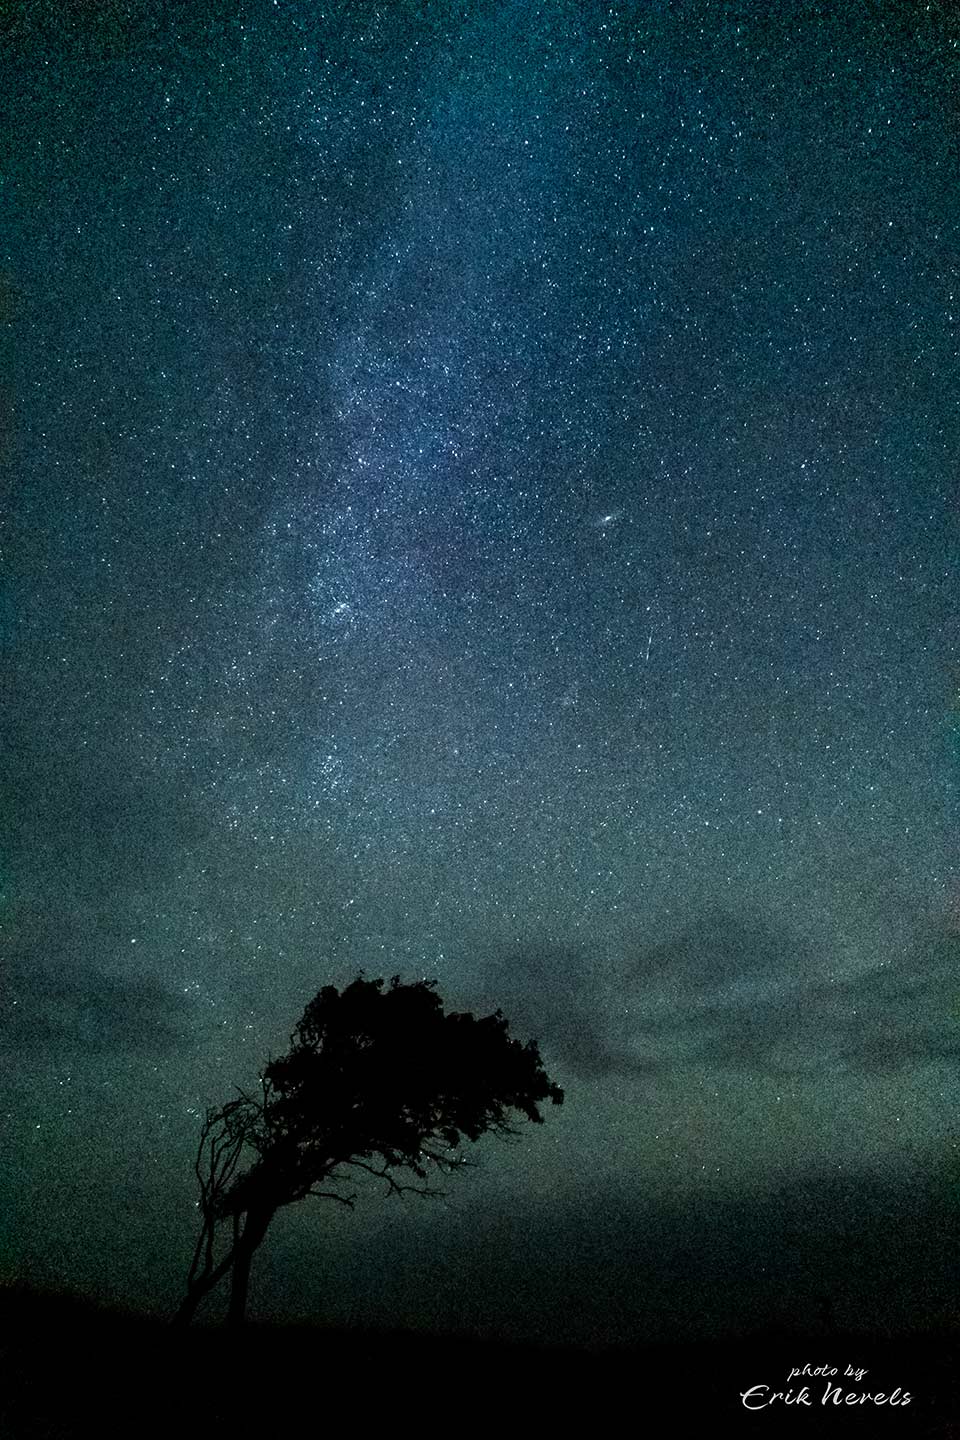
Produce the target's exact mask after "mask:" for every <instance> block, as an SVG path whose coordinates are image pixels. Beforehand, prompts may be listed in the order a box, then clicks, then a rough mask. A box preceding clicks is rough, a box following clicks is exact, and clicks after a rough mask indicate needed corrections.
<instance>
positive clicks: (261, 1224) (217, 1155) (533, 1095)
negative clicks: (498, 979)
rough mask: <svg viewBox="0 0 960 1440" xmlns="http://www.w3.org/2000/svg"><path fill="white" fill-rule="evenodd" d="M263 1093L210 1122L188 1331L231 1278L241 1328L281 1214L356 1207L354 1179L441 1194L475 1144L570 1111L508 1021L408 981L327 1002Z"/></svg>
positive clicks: (200, 1166) (316, 1004)
mask: <svg viewBox="0 0 960 1440" xmlns="http://www.w3.org/2000/svg"><path fill="white" fill-rule="evenodd" d="M260 1090H261V1093H260V1096H259V1097H254V1096H251V1095H246V1094H244V1093H243V1092H242V1091H241V1092H239V1093H238V1096H237V1098H236V1099H235V1100H231V1101H229V1102H228V1103H227V1104H226V1105H224V1106H223V1107H222V1108H221V1109H219V1110H210V1111H208V1112H207V1117H206V1120H205V1122H204V1125H203V1128H202V1131H201V1135H200V1145H199V1149H198V1151H197V1159H196V1173H197V1179H198V1181H199V1183H200V1201H199V1207H200V1212H201V1216H202V1225H201V1230H200V1237H199V1239H198V1241H197V1247H196V1250H195V1251H194V1256H193V1263H192V1265H191V1267H190V1272H189V1275H188V1277H187V1294H186V1298H185V1299H184V1301H183V1304H182V1305H181V1306H180V1309H179V1310H178V1312H177V1315H176V1316H175V1320H176V1321H177V1322H178V1323H181V1324H183V1323H186V1322H187V1321H189V1320H190V1319H191V1318H192V1316H193V1314H194V1312H195V1311H196V1309H197V1306H198V1305H199V1304H200V1302H201V1300H203V1298H204V1296H206V1295H207V1294H208V1293H209V1292H210V1291H211V1290H212V1289H213V1288H214V1286H216V1285H217V1284H218V1283H219V1281H220V1280H222V1279H223V1278H224V1276H226V1275H227V1274H228V1273H229V1274H230V1276H231V1291H230V1305H229V1312H228V1319H229V1321H230V1322H231V1323H233V1324H237V1323H239V1322H241V1321H242V1320H243V1317H244V1311H245V1309H246V1301H247V1288H248V1284H249V1279H250V1262H251V1260H252V1258H253V1255H254V1252H255V1251H256V1249H257V1247H258V1246H259V1245H260V1243H261V1241H262V1240H263V1238H264V1236H265V1235H266V1233H267V1229H268V1227H269V1225H270V1222H271V1220H272V1219H273V1217H274V1215H275V1214H276V1212H277V1211H278V1210H279V1209H280V1208H281V1206H283V1205H292V1204H294V1203H295V1202H296V1201H297V1200H303V1199H304V1198H305V1197H306V1196H308V1195H315V1196H318V1197H320V1198H323V1199H329V1200H337V1201H339V1202H340V1204H342V1205H348V1206H351V1207H352V1205H353V1203H354V1200H355V1199H356V1196H355V1195H349V1194H344V1193H343V1191H342V1190H341V1189H340V1188H339V1187H340V1186H341V1185H342V1184H343V1182H344V1181H346V1180H347V1179H348V1178H349V1175H350V1172H351V1171H354V1172H364V1173H366V1174H368V1175H373V1176H377V1177H378V1178H380V1179H382V1180H385V1181H386V1182H387V1186H388V1188H389V1190H390V1191H391V1192H392V1193H394V1194H402V1193H404V1192H406V1191H412V1192H414V1193H416V1194H419V1195H437V1194H440V1193H441V1192H440V1191H437V1190H433V1189H431V1188H430V1187H429V1186H428V1185H427V1184H426V1183H425V1182H426V1181H427V1179H428V1177H429V1175H430V1172H431V1170H436V1171H439V1172H441V1173H450V1172H451V1171H453V1170H454V1169H456V1168H458V1166H460V1165H462V1164H464V1163H466V1162H465V1158H464V1155H463V1152H462V1148H461V1147H462V1144H463V1142H464V1141H465V1140H470V1141H475V1140H479V1138H480V1137H481V1135H485V1134H488V1133H490V1134H494V1135H515V1134H516V1133H517V1131H516V1130H515V1129H513V1128H512V1127H511V1125H510V1123H509V1121H510V1120H511V1118H512V1116H513V1114H514V1112H518V1113H519V1114H520V1115H523V1116H526V1118H527V1119H528V1120H532V1121H534V1122H535V1123H537V1124H540V1123H542V1120H543V1116H542V1115H541V1113H540V1105H541V1104H542V1103H543V1102H544V1101H546V1100H551V1101H552V1102H553V1104H554V1105H560V1104H562V1102H563V1091H562V1090H561V1089H560V1088H559V1087H558V1086H557V1085H555V1084H553V1082H552V1081H551V1080H549V1079H548V1077H547V1075H546V1073H545V1071H544V1069H543V1064H542V1061H541V1058H540V1052H539V1049H538V1047H537V1045H536V1042H535V1041H532V1040H531V1041H529V1042H528V1043H527V1044H525V1045H524V1044H521V1043H520V1042H519V1041H517V1040H514V1039H511V1038H510V1036H509V1035H508V1033H507V1021H506V1020H505V1019H504V1017H503V1015H502V1014H501V1013H500V1011H499V1010H498V1011H497V1012H496V1013H495V1014H493V1015H487V1016H486V1017H484V1018H483V1019H477V1018H476V1017H475V1016H473V1015H467V1014H446V1013H445V1012H444V1009H443V1003H442V1001H441V1000H440V997H439V996H438V995H437V993H436V989H435V983H434V982H433V981H426V980H421V981H417V982H416V983H411V984H403V983H401V981H400V980H399V979H398V978H396V977H395V978H394V979H393V980H392V981H391V982H390V985H389V986H388V987H387V988H386V989H384V982H383V981H382V980H364V979H363V977H362V976H361V977H360V978H359V979H357V980H354V981H353V983H352V984H351V985H347V986H346V987H345V988H344V990H343V991H342V992H340V991H338V990H336V989H335V988H334V987H333V986H326V987H325V988H324V989H323V990H321V991H320V993H319V995H317V996H316V997H315V998H314V999H313V1000H311V1001H310V1004H309V1005H308V1006H307V1008H306V1010H305V1011H304V1012H303V1016H302V1018H301V1020H300V1022H299V1024H298V1025H297V1027H296V1029H295V1030H294V1032H293V1034H292V1035H291V1037H290V1049H289V1051H288V1053H287V1054H286V1055H284V1056H283V1057H282V1058H281V1059H279V1060H271V1061H270V1062H269V1063H268V1064H267V1066H266V1068H265V1069H264V1071H263V1073H262V1074H261V1076H260ZM404 1176H407V1177H413V1183H403V1181H402V1177H404ZM398 1177H400V1178H398Z"/></svg>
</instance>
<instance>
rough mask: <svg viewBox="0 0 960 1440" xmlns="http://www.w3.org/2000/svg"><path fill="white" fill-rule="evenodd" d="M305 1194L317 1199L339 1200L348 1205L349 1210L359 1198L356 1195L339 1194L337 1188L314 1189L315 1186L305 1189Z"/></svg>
mask: <svg viewBox="0 0 960 1440" xmlns="http://www.w3.org/2000/svg"><path fill="white" fill-rule="evenodd" d="M304 1194H306V1195H313V1196H315V1197H316V1199H317V1200H339V1202H340V1204H341V1205H346V1207H347V1209H348V1210H352V1209H353V1206H354V1202H355V1201H356V1198H357V1197H356V1195H338V1194H337V1192H336V1191H335V1190H314V1188H313V1186H311V1187H310V1189H309V1190H306V1191H304Z"/></svg>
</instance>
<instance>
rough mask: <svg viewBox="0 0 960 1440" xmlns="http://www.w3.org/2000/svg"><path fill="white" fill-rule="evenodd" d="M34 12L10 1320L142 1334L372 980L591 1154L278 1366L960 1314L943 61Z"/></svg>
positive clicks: (485, 23)
mask: <svg viewBox="0 0 960 1440" xmlns="http://www.w3.org/2000/svg"><path fill="white" fill-rule="evenodd" d="M11 8H12V14H13V22H12V27H9V28H8V38H9V37H12V44H8V47H7V48H8V58H9V60H10V61H12V63H11V64H9V65H8V69H7V72H6V78H5V80H4V81H3V85H4V89H5V91H6V98H7V99H8V101H12V104H13V110H12V112H10V113H12V114H13V116H14V136H13V143H12V145H11V146H9V147H8V155H7V159H6V162H5V165H4V171H5V178H6V182H7V183H6V186H5V189H6V193H7V195H8V198H9V199H12V202H13V203H12V205H8V206H7V207H6V215H5V220H4V222H3V223H4V228H5V236H4V240H5V243H4V252H3V253H4V259H3V263H2V267H0V286H2V296H0V301H2V312H3V313H2V318H3V321H4V328H5V334H6V337H7V339H6V342H5V352H4V353H5V355H6V357H7V362H8V363H7V364H6V365H5V366H4V369H5V371H6V374H7V384H6V391H5V397H4V398H5V402H6V404H5V409H6V411H7V415H8V422H7V424H6V425H5V433H4V436H3V441H2V444H3V463H4V469H5V470H7V472H8V474H9V475H10V476H11V477H12V478H11V483H10V485H9V490H8V495H9V503H8V504H7V506H6V513H7V522H8V523H7V535H8V544H7V554H6V566H5V573H4V578H3V582H2V591H0V630H2V637H3V646H4V657H3V668H4V672H5V675H6V684H5V686H4V694H5V698H4V700H3V702H2V705H3V710H2V720H3V753H4V756H5V760H6V769H7V790H6V793H7V805H6V819H5V822H4V828H5V832H6V844H5V846H4V850H5V853H6V860H5V863H4V873H3V877H2V881H3V891H2V912H0V913H2V917H3V921H4V925H3V931H4V936H5V954H6V959H5V961H4V982H3V984H4V999H3V1004H2V1031H0V1045H2V1051H3V1062H4V1065H5V1068H6V1071H7V1073H8V1080H7V1084H6V1086H5V1100H6V1103H5V1105H4V1107H3V1114H4V1117H5V1119H4V1131H5V1136H4V1149H5V1152H6V1154H7V1156H8V1157H10V1159H11V1160H12V1164H11V1163H9V1160H8V1161H7V1162H6V1163H5V1165H4V1167H3V1171H2V1173H0V1275H2V1276H3V1277H6V1278H12V1277H15V1276H21V1277H23V1276H26V1277H27V1278H29V1279H31V1280H32V1281H35V1282H37V1283H43V1284H63V1285H69V1286H72V1287H75V1288H79V1289H81V1290H84V1291H86V1292H88V1293H92V1294H97V1295H102V1296H107V1297H119V1298H122V1299H125V1300H127V1301H128V1302H131V1303H134V1304H137V1305H140V1306H142V1307H144V1308H152V1309H157V1310H161V1311H162V1310H164V1309H165V1308H166V1309H168V1308H169V1307H170V1306H171V1305H172V1304H173V1303H174V1302H175V1301H176V1299H177V1298H178V1295H179V1291H180V1288H181V1285H182V1281H183V1278H184V1272H185V1269H186V1265H187V1263H188V1261H189V1256H190V1252H191V1249H192V1242H193V1239H194V1235H195V1225H196V1211H195V1209H194V1189H193V1184H194V1182H193V1174H192V1161H193V1153H194V1149H195V1143H196V1136H197V1133H198V1128H199V1121H200V1117H201V1116H202V1114H203V1112H204V1110H205V1109H206V1107H207V1106H208V1105H213V1104H219V1103H222V1102H223V1101H225V1100H227V1099H229V1098H230V1096H231V1094H232V1093H233V1088H234V1086H236V1085H240V1084H250V1083H251V1082H252V1081H253V1080H255V1077H256V1074H257V1071H258V1069H259V1067H260V1065H261V1064H262V1063H263V1062H264V1060H265V1059H266V1058H267V1056H268V1054H270V1053H274V1054H277V1053H280V1052H281V1051H282V1050H283V1049H284V1048H285V1046H286V1041H287V1037H288V1035H289V1032H290V1030H291V1028H292V1026H293V1024H294V1022H295V1021H296V1019H297V1018H298V1017H299V1015H300V1012H301V1011H302V1009H303V1006H304V1004H305V1003H306V1001H307V1000H308V999H309V998H310V997H311V996H312V995H313V994H314V993H315V992H316V991H317V990H318V989H319V988H320V986H321V985H323V984H329V983H334V984H338V985H339V984H342V983H344V982H346V981H348V980H350V979H352V978H353V977H354V976H355V975H356V974H357V973H358V972H359V971H360V970H363V971H364V972H365V973H366V974H367V975H368V976H376V975H385V976H390V975H392V974H394V973H399V974H400V975H401V976H402V977H403V978H405V979H413V978H419V977H420V976H429V977H435V978H436V979H437V980H438V982H439V985H440V991H441V993H442V995H443V996H444V999H445V1000H446V1001H447V1003H448V1004H449V1005H451V1006H453V1007H455V1008H468V1009H477V1008H478V1007H479V1008H483V1009H493V1008H496V1007H497V1006H501V1007H502V1008H503V1010H504V1012H505V1013H506V1014H507V1015H508V1017H509V1018H510V1020H511V1024H512V1026H513V1029H514V1031H515V1033H517V1034H519V1035H520V1036H522V1037H524V1038H525V1037H527V1036H534V1037H537V1038H538V1039H539V1041H540V1044H541V1049H542V1052H543V1055H544V1059H545V1063H546V1065H547V1069H548V1071H549V1073H550V1075H551V1077H552V1078H554V1079H556V1080H557V1081H559V1083H561V1084H562V1085H563V1086H564V1088H565V1090H566V1092H567V1100H566V1103H565V1105H564V1107H563V1109H562V1110H552V1109H551V1110H550V1112H549V1114H548V1115H547V1123H546V1124H545V1125H544V1126H543V1127H542V1129H537V1130H536V1131H535V1132H532V1133H527V1134H526V1135H525V1137H524V1139H523V1141H522V1142H520V1143H518V1144H517V1145H516V1146H514V1147H505V1146H504V1145H503V1144H502V1143H495V1142H492V1141H491V1142H485V1143H484V1144H483V1145H482V1146H481V1159H482V1168H481V1169H480V1170H478V1171H476V1172H471V1173H467V1174H466V1175H463V1176H458V1177H456V1178H455V1179H454V1180H453V1181H452V1182H451V1188H450V1191H449V1194H448V1198H447V1200H446V1201H445V1202H420V1201H417V1200H409V1199H408V1200H406V1201H403V1202H398V1201H396V1200H395V1199H393V1200H388V1199H386V1198H382V1197H381V1195H380V1190H378V1189H377V1187H376V1186H372V1187H371V1189H370V1191H369V1194H368V1195H365V1198H364V1201H363V1203H362V1204H360V1205H358V1208H357V1210H356V1211H355V1212H354V1213H353V1214H350V1213H347V1212H341V1211H340V1209H339V1207H336V1206H333V1205H327V1206H326V1207H324V1206H323V1205H322V1203H320V1202H316V1203H314V1202H309V1203H310V1204H313V1209H312V1210H311V1209H308V1208H307V1207H306V1206H301V1207H300V1208H299V1210H298V1211H296V1212H288V1213H286V1214H282V1215H281V1216H280V1217H278V1220H277V1222H276V1225H275V1227H274V1230H273V1231H272V1232H271V1235H270V1236H269V1237H268V1240H267V1242H266V1245H265V1246H264V1248H263V1250H262V1252H261V1253H260V1255H259V1256H258V1259H257V1262H256V1265H255V1270H254V1279H253V1287H252V1297H251V1298H252V1310H253V1313H254V1314H255V1315H256V1314H259V1315H264V1316H274V1317H278V1316H281V1315H283V1316H290V1315H293V1316H297V1317H299V1316H306V1315H319V1316H322V1317H323V1318H325V1319H332V1320H334V1321H337V1322H340V1321H343V1320H357V1321H363V1322H371V1323H372V1322H377V1323H393V1322H398V1323H399V1322H402V1323H408V1324H413V1325H432V1326H439V1327H446V1328H449V1329H456V1328H458V1327H467V1328H469V1327H471V1326H472V1327H478V1328H484V1327H486V1328H489V1329H491V1330H497V1329H501V1330H507V1331H511V1332H515V1333H532V1334H539V1335H551V1336H556V1337H558V1338H560V1337H566V1336H570V1337H574V1338H577V1337H579V1338H584V1337H587V1338H590V1337H593V1336H597V1335H611V1336H620V1337H623V1336H626V1335H628V1334H632V1333H634V1332H635V1331H636V1330H638V1329H642V1328H643V1327H644V1326H647V1327H649V1328H652V1329H656V1328H657V1327H658V1326H659V1325H661V1324H666V1323H674V1322H675V1323H678V1324H681V1325H689V1326H692V1327H694V1328H695V1326H696V1324H698V1323H700V1321H702V1320H703V1318H704V1317H705V1316H706V1317H708V1318H709V1320H710V1323H711V1324H715V1325H716V1326H717V1327H719V1328H723V1327H724V1326H726V1325H727V1324H733V1323H735V1319H736V1314H735V1312H736V1311H737V1307H738V1306H739V1304H740V1303H741V1301H740V1299H739V1298H737V1297H739V1296H741V1290H738V1289H737V1286H738V1285H739V1286H740V1287H742V1293H747V1292H748V1291H749V1293H750V1294H752V1295H754V1297H755V1298H757V1297H759V1298H758V1303H759V1304H760V1305H761V1310H762V1311H763V1313H768V1314H770V1315H797V1314H799V1315H801V1316H803V1315H806V1314H807V1310H805V1309H804V1307H809V1313H810V1314H813V1313H815V1310H816V1306H817V1304H819V1303H820V1299H819V1298H818V1297H821V1296H823V1295H829V1296H830V1297H831V1299H832V1301H834V1302H835V1303H836V1307H837V1311H838V1314H839V1315H840V1317H841V1319H843V1320H844V1321H845V1322H847V1323H853V1322H854V1321H855V1320H857V1319H858V1318H863V1319H864V1320H865V1321H867V1320H869V1319H871V1317H872V1316H873V1315H874V1314H878V1313H880V1311H881V1310H882V1311H883V1312H884V1313H885V1314H888V1315H893V1316H894V1317H895V1318H897V1319H898V1320H902V1321H903V1323H908V1322H909V1323H921V1322H923V1321H925V1320H926V1319H927V1318H929V1317H930V1316H935V1315H937V1314H940V1313H942V1312H943V1311H944V1310H945V1309H946V1307H947V1305H948V1291H949V1290H950V1289H951V1287H952V1286H953V1283H954V1282H953V1281H950V1283H949V1284H948V1282H947V1279H946V1278H943V1291H942V1294H941V1293H940V1291H938V1289H937V1286H938V1283H940V1282H939V1281H938V1279H937V1277H938V1276H941V1277H943V1275H944V1272H943V1270H942V1266H943V1263H944V1260H943V1257H944V1256H946V1255H948V1254H949V1255H950V1256H953V1255H954V1254H955V1253H956V1247H957V1242H958V1239H960V1217H958V1214H957V1210H956V1208H955V1207H954V1206H953V1205H951V1203H949V1200H948V1198H945V1197H948V1196H949V1195H950V1194H951V1193H953V1191H955V1190H956V1189H957V1184H958V1173H960V1156H958V1154H957V1145H958V1138H957V1137H958V1133H960V1132H958V1127H957V1118H956V1117H957V1106H958V1100H960V1084H958V1081H960V976H958V972H957V961H958V958H960V888H958V873H960V862H958V845H957V837H958V833H960V831H958V828H957V821H958V807H957V796H958V790H957V786H958V779H960V775H958V765H960V750H958V737H960V725H958V720H960V711H958V694H960V623H958V614H960V610H958V605H957V600H958V592H957V569H958V563H957V561H958V553H960V551H958V503H957V500H958V491H957V480H956V477H957V473H958V442H960V410H958V394H960V388H958V387H960V363H958V319H960V274H958V240H960V224H958V222H960V189H958V186H960V140H958V136H960V128H958V115H960V109H958V93H960V91H958V86H960V75H958V66H960V40H958V36H960V26H958V25H957V23H956V20H955V17H951V8H952V7H950V6H948V5H942V6H941V5H939V4H932V5H926V4H921V3H917V4H913V3H903V4H897V3H879V4H876V5H871V6H863V7H861V6H855V5H849V6H848V5H845V4H834V3H823V4H807V3H800V0H784V3H777V4H768V3H756V4H751V3H746V0H744V3H742V4H720V3H707V0H696V3H689V4H678V5H676V6H672V5H671V6H667V5H659V4H657V5H654V4H643V5H632V4H621V3H615V4H611V5H607V4H603V5H601V4H593V3H580V4H572V3H563V0H555V3H542V4H541V3H536V0H497V3H479V0H462V3H459V4H455V3H446V0H430V3H427V0H422V3H412V0H390V3H385V4H382V5H373V4H366V3H355V0H354V3H341V4H332V5H329V6H324V5H321V4H319V3H317V4H313V3H306V0H303V3H300V0H274V3H272V4H262V5H261V4H250V5H247V6H242V7H241V6H239V5H237V4H234V3H227V0H221V3H205V0H197V3H195V4H192V5H190V6H184V7H169V6H167V5H162V4H160V3H154V0H100V3H90V4H86V5H72V4H70V5H64V4H62V3H57V4H47V3H23V4H20V5H19V6H14V7H11ZM381 1188H382V1187H381ZM784 1227H786V1228H787V1229H788V1230H789V1232H790V1235H791V1236H792V1237H793V1238H792V1241H789V1240H788V1241H785V1240H784V1234H785V1230H784ZM894 1234H895V1235H896V1236H897V1246H896V1247H895V1253H894V1252H892V1251H891V1242H890V1236H891V1235H894ZM758 1246H759V1249H758V1248H757V1247H758ZM764 1246H766V1250H768V1251H769V1252H770V1253H769V1255H767V1254H766V1251H765V1250H764ZM831 1247H832V1248H831ZM938 1247H939V1248H938ZM841 1251H844V1253H845V1254H846V1256H847V1259H846V1260H844V1261H843V1262H841V1261H840V1260H839V1259H838V1258H837V1257H838V1256H839V1255H840V1253H841ZM776 1253H779V1254H780V1259H779V1261H778V1262H777V1264H774V1263H773V1261H772V1260H771V1259H770V1256H772V1255H774V1254H776ZM850 1254H853V1255H854V1257H855V1259H854V1260H850V1259H849V1256H850ZM784 1256H786V1258H784ZM881 1262H882V1263H881ZM952 1263H953V1265H954V1266H955V1265H956V1261H955V1259H954V1260H952ZM778 1266H779V1268H778ZM844 1267H846V1268H844ZM851 1267H852V1268H851ZM871 1267H874V1268H876V1267H880V1269H882V1271H883V1274H884V1276H885V1280H884V1284H883V1285H882V1286H881V1287H880V1291H879V1292H878V1289H877V1283H876V1277H875V1275H874V1269H871ZM898 1267H899V1268H898ZM878 1273H879V1271H878ZM955 1278H956V1277H954V1279H955ZM721 1292H723V1293H721ZM725 1297H726V1298H725ZM871 1303H872V1304H873V1305H874V1307H875V1308H874V1310H871V1309H870V1305H871ZM725 1306H726V1309H725V1308H724V1307H725ZM763 1307H766V1309H765V1310H763Z"/></svg>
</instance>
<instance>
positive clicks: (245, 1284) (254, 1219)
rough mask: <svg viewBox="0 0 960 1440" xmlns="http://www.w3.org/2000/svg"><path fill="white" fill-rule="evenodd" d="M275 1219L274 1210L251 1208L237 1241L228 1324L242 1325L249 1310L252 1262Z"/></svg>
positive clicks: (231, 1279)
mask: <svg viewBox="0 0 960 1440" xmlns="http://www.w3.org/2000/svg"><path fill="white" fill-rule="evenodd" d="M272 1219H273V1211H272V1210H251V1211H250V1213H249V1214H248V1215H247V1219H246V1223H245V1225H244V1227H243V1234H242V1235H241V1237H240V1240H239V1241H238V1243H237V1248H236V1253H235V1255H234V1261H233V1274H232V1275H231V1277H230V1306H229V1309H228V1311H227V1324H228V1325H242V1324H243V1322H244V1318H245V1316H246V1310H247V1291H248V1290H249V1288H250V1264H251V1261H252V1260H253V1255H254V1251H255V1250H256V1249H257V1248H258V1246H259V1245H260V1242H261V1241H262V1239H263V1237H264V1235H266V1233H267V1226H268V1225H269V1224H270V1221H271V1220H272Z"/></svg>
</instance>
